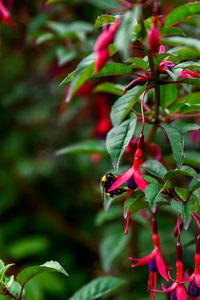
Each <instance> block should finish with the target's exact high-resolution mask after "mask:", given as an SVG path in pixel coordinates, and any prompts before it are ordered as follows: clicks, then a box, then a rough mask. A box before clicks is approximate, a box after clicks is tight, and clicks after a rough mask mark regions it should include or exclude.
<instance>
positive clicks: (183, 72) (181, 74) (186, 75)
mask: <svg viewBox="0 0 200 300" xmlns="http://www.w3.org/2000/svg"><path fill="white" fill-rule="evenodd" d="M179 77H182V78H189V79H193V77H192V76H190V75H188V73H187V71H186V70H183V71H181V73H180V75H179Z"/></svg>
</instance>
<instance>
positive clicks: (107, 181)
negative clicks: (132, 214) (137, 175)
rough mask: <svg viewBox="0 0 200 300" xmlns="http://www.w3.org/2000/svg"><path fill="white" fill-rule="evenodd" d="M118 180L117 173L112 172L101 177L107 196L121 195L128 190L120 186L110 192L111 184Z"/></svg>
mask: <svg viewBox="0 0 200 300" xmlns="http://www.w3.org/2000/svg"><path fill="white" fill-rule="evenodd" d="M116 180H117V178H116V177H115V175H113V174H112V173H107V174H106V175H104V176H103V177H102V179H101V185H102V188H103V190H104V191H105V193H106V196H107V197H111V198H113V197H115V196H119V195H121V194H122V193H124V192H126V191H127V190H126V189H123V188H118V189H116V190H114V191H111V192H108V190H109V189H110V188H111V186H112V185H113V183H114V182H115V181H116Z"/></svg>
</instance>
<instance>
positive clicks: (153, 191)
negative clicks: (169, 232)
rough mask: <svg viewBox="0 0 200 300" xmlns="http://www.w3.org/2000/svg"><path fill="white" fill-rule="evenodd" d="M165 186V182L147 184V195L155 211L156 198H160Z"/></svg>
mask: <svg viewBox="0 0 200 300" xmlns="http://www.w3.org/2000/svg"><path fill="white" fill-rule="evenodd" d="M163 187H164V184H159V183H150V184H148V185H147V187H146V189H145V195H146V197H147V199H148V201H149V204H150V207H151V209H152V211H153V212H154V211H155V208H156V200H157V199H158V197H159V195H160V193H161V191H162V189H163Z"/></svg>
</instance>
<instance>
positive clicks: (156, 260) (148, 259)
mask: <svg viewBox="0 0 200 300" xmlns="http://www.w3.org/2000/svg"><path fill="white" fill-rule="evenodd" d="M152 232H153V244H154V249H153V251H152V252H151V253H150V254H149V255H147V256H145V257H143V258H139V259H136V258H132V257H130V259H131V260H134V261H138V263H137V264H133V265H131V267H133V268H136V267H141V266H144V265H147V264H148V266H149V281H148V290H149V291H150V292H152V298H151V299H155V292H154V291H152V289H155V288H156V283H157V274H158V272H159V273H160V275H161V276H162V277H163V278H164V279H165V280H167V281H169V278H168V275H167V267H166V265H165V263H164V260H163V258H162V255H161V252H160V239H159V236H158V232H157V221H156V218H155V215H154V217H153V220H152Z"/></svg>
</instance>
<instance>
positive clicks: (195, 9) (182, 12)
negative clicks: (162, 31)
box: [165, 2, 200, 27]
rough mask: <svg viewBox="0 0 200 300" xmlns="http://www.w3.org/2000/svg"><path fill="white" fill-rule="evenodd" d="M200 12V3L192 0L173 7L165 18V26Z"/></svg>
mask: <svg viewBox="0 0 200 300" xmlns="http://www.w3.org/2000/svg"><path fill="white" fill-rule="evenodd" d="M198 14H200V3H199V2H192V3H187V4H185V5H182V6H179V7H177V8H175V9H173V10H172V11H171V12H170V13H169V14H168V15H167V17H166V19H165V27H167V26H171V25H174V24H177V23H179V22H182V21H183V20H185V19H186V18H188V17H192V16H194V15H198Z"/></svg>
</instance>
